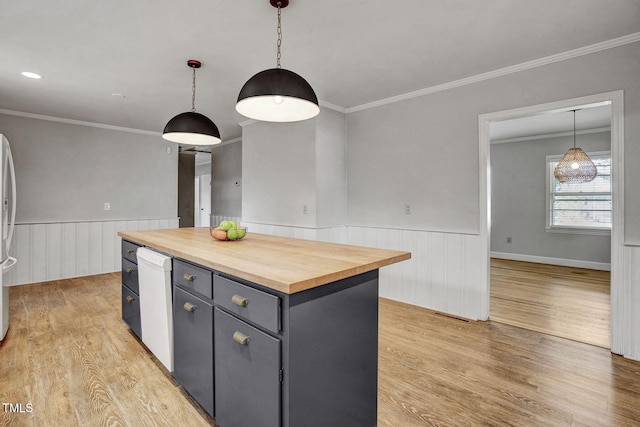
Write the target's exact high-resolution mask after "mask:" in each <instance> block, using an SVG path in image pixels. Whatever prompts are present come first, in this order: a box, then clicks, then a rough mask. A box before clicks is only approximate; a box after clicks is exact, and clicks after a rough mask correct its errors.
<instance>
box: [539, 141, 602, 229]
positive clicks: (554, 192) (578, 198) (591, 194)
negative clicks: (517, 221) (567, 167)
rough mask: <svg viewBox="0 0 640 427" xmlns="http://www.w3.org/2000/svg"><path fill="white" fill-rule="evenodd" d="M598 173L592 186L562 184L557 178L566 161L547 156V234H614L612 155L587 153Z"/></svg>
mask: <svg viewBox="0 0 640 427" xmlns="http://www.w3.org/2000/svg"><path fill="white" fill-rule="evenodd" d="M587 154H588V155H589V157H590V158H591V160H592V161H593V163H594V164H595V165H596V168H597V169H598V175H597V176H596V177H595V178H594V179H593V181H591V182H584V183H579V184H575V183H568V182H567V183H561V182H560V181H558V180H557V179H556V178H555V177H554V176H553V170H554V169H555V167H556V164H558V162H559V161H560V159H561V158H562V155H559V156H547V189H548V191H547V231H551V232H559V233H579V234H605V235H606V234H610V233H611V152H610V151H600V152H595V153H587Z"/></svg>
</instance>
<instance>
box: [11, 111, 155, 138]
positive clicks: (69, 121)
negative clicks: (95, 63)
mask: <svg viewBox="0 0 640 427" xmlns="http://www.w3.org/2000/svg"><path fill="white" fill-rule="evenodd" d="M0 114H6V115H9V116H18V117H26V118H28V119H38V120H46V121H49V122H58V123H66V124H69V125H77V126H87V127H92V128H99V129H107V130H116V131H120V132H129V133H140V134H143V135H152V136H160V137H162V133H161V132H154V131H150V130H143V129H134V128H127V127H122V126H113V125H106V124H103V123H94V122H86V121H84V120H73V119H65V118H62V117H53V116H45V115H43V114H33V113H25V112H22V111H13V110H5V109H0Z"/></svg>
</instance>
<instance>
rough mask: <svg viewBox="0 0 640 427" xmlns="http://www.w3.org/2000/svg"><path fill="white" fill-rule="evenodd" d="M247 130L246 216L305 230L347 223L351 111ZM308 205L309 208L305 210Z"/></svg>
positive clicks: (325, 112) (323, 113) (246, 127)
mask: <svg viewBox="0 0 640 427" xmlns="http://www.w3.org/2000/svg"><path fill="white" fill-rule="evenodd" d="M321 110H322V111H321V113H320V115H319V116H318V117H316V118H314V119H310V120H305V121H302V122H297V123H267V122H251V123H248V124H245V125H244V127H243V129H242V141H243V151H242V166H243V168H242V184H243V189H242V193H243V194H242V219H243V221H246V222H255V223H261V224H272V225H282V226H293V227H305V228H329V227H336V226H344V225H346V219H347V218H346V212H347V191H346V188H347V186H346V174H347V170H346V158H345V146H346V122H345V115H344V114H343V113H339V112H336V111H333V110H328V109H326V108H321ZM304 206H306V212H305V209H304Z"/></svg>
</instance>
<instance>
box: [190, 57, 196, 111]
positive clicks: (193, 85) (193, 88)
mask: <svg viewBox="0 0 640 427" xmlns="http://www.w3.org/2000/svg"><path fill="white" fill-rule="evenodd" d="M192 69H193V77H192V83H191V112H192V113H195V112H196V69H195V67H194V68H192Z"/></svg>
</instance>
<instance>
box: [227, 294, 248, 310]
mask: <svg viewBox="0 0 640 427" xmlns="http://www.w3.org/2000/svg"><path fill="white" fill-rule="evenodd" d="M231 302H232V303H234V304H235V305H238V306H240V307H246V306H247V304H249V300H248V299H246V298H245V297H241V296H240V295H238V294H236V295H234V296H232V297H231Z"/></svg>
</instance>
